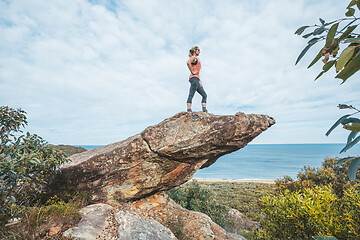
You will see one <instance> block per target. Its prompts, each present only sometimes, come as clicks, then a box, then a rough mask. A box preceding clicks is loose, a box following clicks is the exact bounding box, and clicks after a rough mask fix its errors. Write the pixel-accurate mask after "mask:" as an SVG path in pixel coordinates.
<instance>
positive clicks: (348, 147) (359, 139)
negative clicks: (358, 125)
mask: <svg viewBox="0 0 360 240" xmlns="http://www.w3.org/2000/svg"><path fill="white" fill-rule="evenodd" d="M359 141H360V136H359V137H357V138H355V139H354V140H353V141H352V142H349V143H348V144H346V146H345V147H344V148H343V149H342V150H341V151H340V153H343V152H346V151H347V150H349V149H350V148H352V147H353V146H354V145H355V144H357V143H358V142H359Z"/></svg>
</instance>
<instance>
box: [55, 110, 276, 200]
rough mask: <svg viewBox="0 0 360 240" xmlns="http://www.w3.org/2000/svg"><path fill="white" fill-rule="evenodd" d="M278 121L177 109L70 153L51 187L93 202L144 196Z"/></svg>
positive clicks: (186, 176) (187, 175)
mask: <svg viewBox="0 0 360 240" xmlns="http://www.w3.org/2000/svg"><path fill="white" fill-rule="evenodd" d="M274 123H275V121H274V119H272V118H271V117H269V116H266V115H255V114H249V115H246V114H244V113H237V114H236V115H232V116H216V115H213V114H208V113H202V112H194V113H185V112H182V113H178V114H176V115H175V116H173V117H171V118H169V119H166V120H164V121H162V122H161V123H159V124H157V125H155V126H151V127H148V128H146V129H145V130H144V131H143V132H142V133H140V134H138V135H135V136H132V137H130V138H128V139H126V140H124V141H122V142H117V143H113V144H110V145H107V146H104V147H100V148H96V149H93V150H90V151H87V152H83V153H79V154H75V155H72V156H70V160H71V162H69V163H67V164H65V165H63V166H62V167H61V170H62V172H61V174H59V175H58V176H57V177H56V179H55V180H54V181H53V183H52V185H51V186H50V188H52V189H53V190H54V191H56V189H58V186H59V185H60V186H74V187H76V188H77V189H81V190H86V191H88V192H89V194H90V195H91V198H92V200H93V201H113V200H115V201H122V200H131V199H140V198H143V197H146V196H150V195H152V194H155V193H157V192H160V191H164V190H169V189H171V188H174V187H176V186H178V185H181V184H182V183H184V182H186V181H188V180H190V179H191V177H192V176H193V174H194V173H195V172H196V171H197V170H198V169H200V168H204V167H208V166H210V165H211V164H213V163H214V162H215V161H216V160H217V159H218V158H219V157H221V156H223V155H225V154H228V153H231V152H233V151H236V150H238V149H240V148H243V147H244V146H246V145H247V144H248V143H249V142H250V141H251V140H253V139H254V138H255V137H256V136H258V135H259V134H260V133H261V132H263V131H265V130H266V129H267V128H269V127H270V126H271V125H273V124H274Z"/></svg>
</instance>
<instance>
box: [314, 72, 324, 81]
mask: <svg viewBox="0 0 360 240" xmlns="http://www.w3.org/2000/svg"><path fill="white" fill-rule="evenodd" d="M324 73H325V71H322V72H321V73H320V74H319V75H317V77H316V78H315V79H314V81H316V80H317V79H318V78H319V77H321V76H322V75H323V74H324Z"/></svg>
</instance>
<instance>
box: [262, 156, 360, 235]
mask: <svg viewBox="0 0 360 240" xmlns="http://www.w3.org/2000/svg"><path fill="white" fill-rule="evenodd" d="M336 162H338V159H335V158H327V159H325V161H324V162H323V164H322V167H320V168H311V167H309V166H307V167H304V168H303V169H302V170H301V171H300V172H299V174H298V179H297V180H293V179H291V178H290V177H288V176H285V177H284V178H281V179H279V180H277V181H276V185H277V189H276V191H277V194H276V195H273V196H266V197H264V198H263V199H262V202H261V205H262V207H261V208H262V212H263V214H264V218H263V219H262V220H261V221H260V223H261V225H262V228H261V230H258V231H257V237H256V239H311V237H312V236H335V237H336V238H337V239H344V240H345V239H359V238H360V229H359V226H360V222H359V219H360V215H359V211H360V198H359V197H360V192H359V180H358V179H359V178H357V180H356V181H353V182H351V181H350V180H349V178H348V175H347V168H348V165H349V162H343V163H342V164H340V165H337V164H336ZM357 174H359V172H357Z"/></svg>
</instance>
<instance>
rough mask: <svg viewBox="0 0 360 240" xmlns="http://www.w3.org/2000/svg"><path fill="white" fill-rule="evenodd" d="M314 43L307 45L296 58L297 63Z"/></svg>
mask: <svg viewBox="0 0 360 240" xmlns="http://www.w3.org/2000/svg"><path fill="white" fill-rule="evenodd" d="M311 46H312V44H309V45H307V46H306V47H305V48H304V50H302V52H301V53H300V55H299V57H298V58H297V59H296V62H295V65H296V64H297V63H298V62H299V61H300V60H301V58H302V57H303V56H304V55H305V53H306V52H307V51H308V50H309V49H310V47H311Z"/></svg>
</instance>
